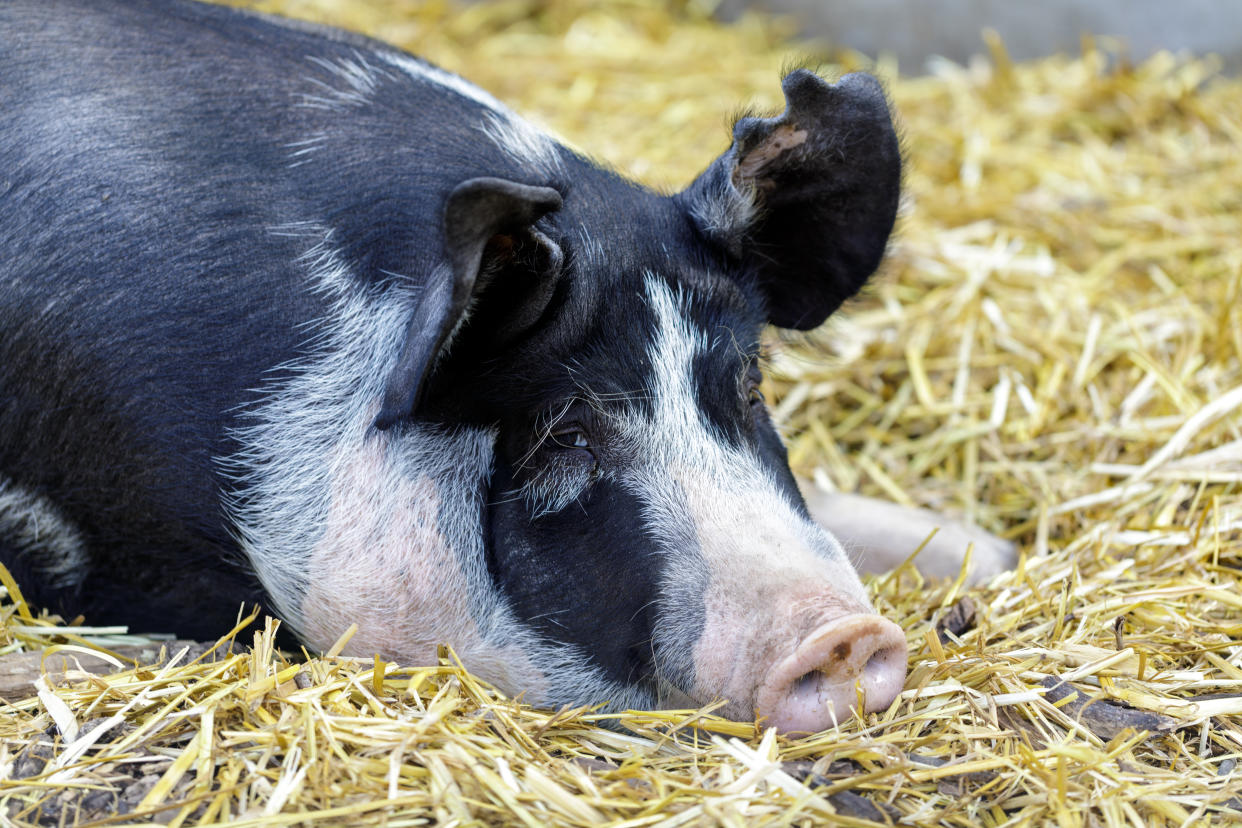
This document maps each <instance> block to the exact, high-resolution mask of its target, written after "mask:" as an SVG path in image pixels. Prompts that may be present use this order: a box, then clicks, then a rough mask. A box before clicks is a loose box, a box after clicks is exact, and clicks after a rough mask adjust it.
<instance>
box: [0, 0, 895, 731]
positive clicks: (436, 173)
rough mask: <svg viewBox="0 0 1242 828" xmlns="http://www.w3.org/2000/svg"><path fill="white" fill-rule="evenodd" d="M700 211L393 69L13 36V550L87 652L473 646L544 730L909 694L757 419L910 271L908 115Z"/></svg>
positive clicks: (6, 155)
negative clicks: (879, 294) (289, 640)
mask: <svg viewBox="0 0 1242 828" xmlns="http://www.w3.org/2000/svg"><path fill="white" fill-rule="evenodd" d="M785 88H786V95H787V98H788V99H789V108H788V109H787V111H786V113H785V114H784V115H783V116H781V117H779V118H774V119H767V120H759V119H744V120H743V121H741V122H739V124H738V126H737V129H736V130H735V144H734V147H733V148H732V149H731V150H730V151H729V152H728V153H726V154H725V155H724V156H722V157H721V158H720V159H718V160H717V162H716V163H715V164H713V165H712V166H711V167H710V168H709V169H708V170H707V171H706V172H705V173H704V174H703V175H702V176H701V177H700V178H699V180H698V181H696V182H695V184H694V185H692V186H691V187H690V188H689V189H687V190H686V191H685V192H683V193H680V194H678V195H676V196H672V197H668V196H663V195H658V194H655V193H652V192H650V191H648V190H645V189H643V188H641V187H639V186H637V185H634V184H632V183H629V182H627V181H625V180H624V179H621V178H619V177H618V176H616V175H614V174H612V173H610V172H608V171H606V170H602V169H600V168H599V167H598V166H596V165H594V164H592V163H590V162H589V161H587V160H585V159H583V158H581V157H580V156H577V155H575V154H573V153H572V152H570V151H568V150H566V149H565V148H563V147H562V146H560V145H559V144H557V143H555V142H554V141H553V140H551V139H550V138H548V137H547V136H545V135H543V134H541V133H539V132H537V131H535V130H534V129H532V128H531V127H530V126H528V125H526V124H525V123H524V122H522V121H521V120H519V119H518V118H517V117H516V116H514V115H512V113H510V112H508V111H507V110H505V109H504V108H503V107H502V106H500V105H499V104H498V103H496V102H495V101H494V100H492V99H491V98H490V97H489V96H488V95H486V93H483V92H481V91H480V90H478V89H476V88H474V87H472V86H470V85H468V84H467V83H465V82H464V81H462V80H461V79H459V78H457V77H455V76H452V75H449V74H447V73H444V72H442V71H441V70H438V69H435V68H434V67H431V66H429V65H427V64H425V63H422V62H420V61H418V60H416V59H414V58H412V57H409V56H407V55H404V54H402V53H400V52H398V51H396V50H393V49H391V48H389V47H387V46H384V45H382V44H378V43H375V42H373V41H370V40H367V39H364V38H361V37H356V36H352V35H347V34H344V33H338V32H332V31H328V30H321V29H317V28H313V27H308V26H303V25H300V24H291V23H288V22H282V21H277V20H274V19H271V18H266V17H261V16H255V15H248V14H242V13H238V12H234V11H231V10H227V9H223V8H217V7H211V6H202V5H197V4H193V3H186V2H162V1H161V2H156V0H124V1H123V0H96V2H62V1H61V0H52V1H51V2H49V0H29V2H26V1H25V0H19V1H18V2H9V3H6V4H4V5H3V6H0V111H3V112H4V118H3V120H2V121H0V285H3V289H2V290H0V400H3V402H2V403H0V556H2V557H3V560H4V561H5V563H6V564H7V565H8V566H9V567H10V569H12V570H14V572H15V574H16V575H17V576H18V580H19V582H20V583H22V585H23V586H24V587H25V588H27V590H28V591H29V592H30V593H31V594H32V597H33V599H34V600H35V601H36V602H37V603H39V604H41V605H46V606H50V607H52V608H54V609H57V610H59V611H62V612H66V613H69V614H77V613H79V612H80V613H84V614H85V615H86V616H87V618H88V619H89V621H90V622H92V623H111V622H119V623H126V624H129V625H130V626H131V627H134V628H141V629H161V630H175V631H176V632H177V633H179V634H181V635H191V636H197V637H203V638H209V637H211V636H213V635H215V634H218V633H220V632H223V631H224V630H227V629H228V628H229V627H230V626H231V624H232V622H233V619H234V617H235V613H236V610H237V607H238V605H239V603H240V602H242V601H260V602H262V603H264V604H265V605H266V606H268V607H270V608H272V609H273V610H274V611H276V612H278V613H279V614H280V615H281V617H282V618H284V620H285V621H286V623H287V624H288V625H289V626H290V627H291V628H292V629H294V630H295V631H296V632H297V634H298V635H299V636H300V637H301V638H302V639H303V640H304V641H305V642H306V643H307V644H308V645H310V646H311V647H313V648H326V647H327V646H329V645H331V644H332V643H333V642H334V641H335V640H336V639H337V637H338V636H339V635H340V634H341V633H342V632H343V631H344V630H345V629H346V628H347V627H348V626H349V624H351V623H357V624H358V626H359V630H358V633H357V635H356V636H355V637H354V638H353V639H352V640H351V642H350V645H349V648H348V649H347V652H352V653H355V654H359V655H370V654H372V653H377V652H378V653H380V654H382V655H384V656H385V657H387V658H390V659H400V660H406V661H417V660H426V659H429V658H432V657H433V656H434V652H435V646H436V644H438V643H441V642H447V643H450V644H452V645H453V646H454V647H455V648H456V650H457V651H458V653H459V654H460V655H461V656H462V658H463V660H464V661H465V663H466V664H467V666H469V667H471V668H472V669H474V670H475V671H477V672H478V673H480V674H481V675H483V676H485V677H487V678H489V679H491V680H493V681H495V682H497V683H498V684H500V685H501V686H502V687H504V688H506V689H508V690H510V691H511V692H525V693H526V697H527V698H528V699H529V700H532V701H537V702H542V703H546V704H554V705H555V704H580V703H592V702H601V701H605V700H609V701H611V702H612V703H613V705H614V706H617V707H622V706H651V705H654V704H657V703H658V702H659V701H660V700H661V699H674V700H678V701H685V700H686V699H687V698H688V699H689V700H690V701H694V702H700V703H704V702H707V701H710V700H712V699H713V698H717V697H724V698H727V699H729V700H730V703H729V705H728V706H727V707H726V708H725V712H726V713H728V714H729V715H731V716H734V717H736V718H749V717H751V716H753V715H755V713H756V712H758V713H759V714H760V715H764V716H767V717H768V718H769V720H771V721H772V722H774V723H776V724H778V725H779V726H781V727H783V728H785V729H793V730H810V729H816V728H818V727H821V726H825V725H828V724H831V722H832V720H833V719H834V718H835V717H839V716H842V715H845V711H846V709H847V708H849V707H850V706H853V705H854V704H855V700H856V698H857V696H856V690H855V687H856V685H857V684H858V683H859V682H861V686H862V688H863V690H864V692H865V694H866V707H867V708H868V709H876V708H881V707H884V706H886V705H887V704H888V703H889V702H890V701H891V699H892V698H893V696H894V695H895V694H896V692H897V691H898V690H899V689H900V686H901V682H902V677H903V676H904V669H905V650H904V637H903V636H902V633H901V632H900V630H899V629H897V628H896V627H895V626H894V625H892V624H891V623H889V622H887V621H884V620H883V619H881V618H879V617H878V616H876V615H874V614H873V613H872V611H871V609H870V606H869V603H868V601H867V598H866V595H865V593H864V591H863V589H862V587H861V585H860V584H859V581H858V578H857V576H856V575H855V574H854V571H853V569H852V568H851V567H850V565H849V562H848V561H847V560H845V557H844V555H843V554H842V551H841V548H840V546H839V544H837V543H836V541H835V540H834V539H833V538H832V537H831V536H830V535H829V534H827V533H826V532H824V531H823V530H822V529H820V528H819V527H818V526H817V525H816V524H814V523H813V522H812V521H811V520H810V519H809V518H808V516H807V514H806V510H805V508H804V506H803V503H802V500H801V498H800V497H799V495H798V493H797V489H796V486H795V484H794V482H793V480H792V478H791V476H790V474H789V470H788V467H787V465H786V461H785V455H784V450H783V448H782V446H781V444H780V441H779V438H778V437H777V435H776V432H775V430H774V429H773V427H772V425H771V424H770V422H769V421H768V419H767V415H766V411H765V410H764V407H763V405H762V399H761V398H759V397H757V390H756V388H757V383H758V368H757V360H758V347H759V343H758V338H759V334H760V330H761V328H762V327H763V325H765V324H767V323H769V322H772V323H775V324H777V325H781V326H784V327H792V328H799V329H805V328H809V327H813V326H814V325H817V324H819V322H821V321H822V320H823V319H824V318H825V317H826V316H827V315H828V314H829V313H831V312H832V310H834V309H835V308H836V307H837V305H839V304H840V302H841V301H842V300H843V299H845V298H846V297H848V296H849V295H851V294H852V293H854V292H855V291H856V290H857V289H858V287H859V286H860V285H861V284H862V282H863V281H864V280H865V278H866V277H867V276H868V275H869V274H870V273H871V271H872V270H873V269H874V268H875V266H876V264H877V263H878V261H879V258H880V256H881V254H882V252H883V249H884V244H885V240H886V238H887V235H888V233H889V230H890V228H891V226H892V221H893V215H894V213H895V209H896V203H897V193H898V189H897V188H898V180H899V157H898V151H897V145H896V140H895V138H894V136H893V133H892V129H891V126H890V124H889V121H888V114H887V110H886V108H885V104H884V99H883V95H882V93H881V92H880V91H879V89H878V86H877V85H876V84H875V82H874V81H873V80H871V79H869V78H865V77H861V76H851V77H849V78H847V79H844V80H842V81H841V82H840V83H839V84H838V85H837V86H834V87H829V86H827V85H826V84H824V83H823V82H822V81H820V80H818V79H817V78H815V77H814V76H812V75H809V74H807V73H795V74H794V75H791V76H790V77H789V78H788V79H787V80H786V85H785Z"/></svg>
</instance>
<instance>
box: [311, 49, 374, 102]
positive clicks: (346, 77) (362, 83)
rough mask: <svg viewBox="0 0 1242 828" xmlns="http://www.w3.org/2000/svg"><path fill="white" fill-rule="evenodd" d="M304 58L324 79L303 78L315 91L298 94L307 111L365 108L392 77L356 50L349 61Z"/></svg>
mask: <svg viewBox="0 0 1242 828" xmlns="http://www.w3.org/2000/svg"><path fill="white" fill-rule="evenodd" d="M306 59H307V60H309V61H310V62H311V63H313V64H315V65H316V66H318V67H319V68H320V69H322V70H324V72H325V73H326V74H325V77H324V78H319V77H316V76H314V75H307V76H306V81H307V83H309V84H310V85H311V86H312V87H314V88H315V90H316V91H314V92H309V93H306V94H304V95H302V96H301V101H300V103H301V105H302V106H305V107H309V108H311V109H327V110H335V111H345V110H348V109H351V108H354V107H361V106H366V105H367V104H368V103H370V102H371V96H372V95H373V94H374V93H375V90H376V89H377V88H378V87H379V85H380V83H382V82H383V81H384V80H386V79H391V78H392V75H390V74H389V73H388V72H387V71H386V70H385V69H383V68H381V67H378V66H374V65H372V64H371V63H370V62H369V61H368V60H367V58H366V56H364V55H363V54H362V52H360V51H358V50H357V49H355V50H354V56H353V58H335V59H331V58H323V57H319V56H318V55H308V56H307V58H306Z"/></svg>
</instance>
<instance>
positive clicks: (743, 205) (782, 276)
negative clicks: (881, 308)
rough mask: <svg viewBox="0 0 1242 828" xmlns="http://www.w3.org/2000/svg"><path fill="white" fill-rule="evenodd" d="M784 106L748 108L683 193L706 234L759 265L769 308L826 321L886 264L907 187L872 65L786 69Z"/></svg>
mask: <svg viewBox="0 0 1242 828" xmlns="http://www.w3.org/2000/svg"><path fill="white" fill-rule="evenodd" d="M781 88H782V90H783V91H784V93H785V102H786V106H785V111H784V112H783V113H781V114H780V115H779V116H777V117H774V118H749V117H748V118H742V119H741V120H739V121H738V122H737V123H736V124H735V125H734V127H733V146H732V147H730V148H729V150H728V151H727V152H726V153H725V154H724V155H722V156H721V157H720V158H718V159H716V161H715V162H714V163H713V164H712V165H711V166H710V167H708V168H707V170H705V171H704V172H703V174H702V175H700V176H699V177H698V178H697V179H696V180H695V181H694V183H693V184H691V185H690V186H689V187H687V188H686V190H685V191H683V192H681V193H679V194H678V195H677V196H676V198H677V200H678V201H679V202H680V203H681V205H682V207H683V209H685V210H686V211H687V213H689V215H690V217H691V220H692V221H693V222H694V224H695V225H696V226H697V227H698V229H699V232H700V233H701V234H702V235H703V236H704V237H705V238H706V239H707V240H708V241H709V242H711V243H713V244H715V245H717V246H718V247H720V248H722V249H723V250H724V251H725V252H726V253H727V254H728V255H729V256H730V257H731V258H733V259H735V260H737V261H739V262H740V263H741V264H742V265H743V266H744V267H746V268H747V269H749V270H751V271H752V272H754V273H755V274H756V276H757V278H758V280H759V283H760V286H761V288H762V289H763V291H764V292H765V293H766V295H767V300H768V317H769V320H770V321H771V322H772V324H774V325H777V326H779V327H782V328H795V329H798V330H808V329H810V328H814V327H815V326H817V325H819V324H820V323H821V322H823V321H824V320H825V319H827V318H828V315H829V314H830V313H832V312H833V311H834V310H836V309H837V307H838V306H840V304H841V303H842V302H844V301H845V300H846V299H848V298H849V297H850V296H852V295H854V294H855V293H856V292H857V291H858V289H859V288H861V287H862V285H863V282H865V281H866V279H867V277H868V276H870V275H871V273H872V272H874V271H875V269H876V267H877V266H879V263H880V258H881V257H882V256H883V254H884V248H885V245H886V244H887V241H888V236H889V233H890V232H891V231H892V229H893V221H894V219H895V218H896V215H897V200H898V195H899V193H900V189H901V151H900V147H899V145H898V141H897V135H896V133H895V132H894V130H893V125H892V119H891V118H890V116H889V111H888V104H887V102H886V100H885V97H884V91H883V89H881V87H880V84H879V82H878V81H877V80H876V79H875V78H873V77H871V76H870V75H861V74H855V75H846V76H845V77H843V78H841V80H839V81H838V82H837V83H835V84H832V85H829V84H827V83H825V82H824V81H823V80H821V79H820V78H819V77H817V76H816V75H814V74H813V73H811V72H808V71H806V70H798V71H796V72H792V73H790V74H789V75H788V76H786V77H785V80H784V82H783V83H782V84H781Z"/></svg>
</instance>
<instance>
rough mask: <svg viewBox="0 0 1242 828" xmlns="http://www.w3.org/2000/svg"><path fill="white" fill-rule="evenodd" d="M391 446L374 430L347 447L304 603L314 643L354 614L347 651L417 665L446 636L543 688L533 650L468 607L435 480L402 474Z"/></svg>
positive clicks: (492, 669) (468, 658)
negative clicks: (490, 629) (483, 627)
mask: <svg viewBox="0 0 1242 828" xmlns="http://www.w3.org/2000/svg"><path fill="white" fill-rule="evenodd" d="M388 446H389V441H388V439H387V438H376V437H372V438H370V439H365V440H363V441H362V443H361V444H355V445H353V446H350V447H348V448H343V449H342V451H341V455H342V456H343V459H342V461H341V462H340V463H338V464H337V466H336V474H335V476H334V480H333V487H332V502H331V507H330V510H329V514H328V520H327V529H326V531H325V532H324V534H323V537H322V539H321V540H320V541H319V543H318V544H317V545H316V546H315V548H314V550H313V551H312V554H311V564H310V572H309V573H308V575H309V577H308V579H307V580H308V583H309V584H310V588H309V590H308V592H307V594H306V596H305V598H304V599H303V600H302V604H301V613H302V624H301V629H302V632H303V634H304V635H305V636H306V639H307V641H308V643H311V644H312V645H314V646H315V647H318V648H320V649H327V648H328V647H330V646H332V644H333V643H335V641H336V640H337V638H338V637H339V636H340V635H341V633H343V632H344V631H345V630H346V629H347V628H348V627H349V625H350V624H351V623H356V624H357V625H358V631H357V633H356V634H355V635H354V636H353V638H351V639H350V641H349V643H348V644H347V645H346V647H345V650H344V653H345V654H346V655H354V656H361V657H370V656H372V655H374V654H377V653H378V654H379V655H380V656H381V657H383V658H386V659H390V660H395V661H400V662H401V663H403V664H411V665H414V664H434V663H435V661H436V649H437V646H438V645H439V644H442V643H444V644H449V645H451V646H452V647H453V648H454V649H455V650H456V652H457V654H458V656H460V657H461V659H462V660H463V662H464V663H466V664H467V665H469V666H470V668H471V669H472V670H473V671H475V672H476V673H477V674H478V675H480V676H482V677H484V678H486V679H488V680H489V681H492V682H494V683H497V684H500V685H501V686H504V687H510V688H513V687H520V688H524V689H525V690H527V691H528V694H529V696H530V697H531V698H538V697H539V696H540V695H541V694H542V690H543V687H544V685H545V682H544V680H543V676H542V675H541V674H540V673H539V672H538V671H537V670H536V669H535V668H534V667H533V666H532V664H531V661H530V659H529V658H528V657H527V655H526V654H525V653H524V652H522V650H520V649H519V648H517V647H512V646H510V647H504V648H498V647H495V646H493V645H491V644H489V643H488V642H486V641H485V640H484V639H483V638H482V636H481V635H480V634H479V630H478V626H477V625H476V623H475V622H474V619H473V618H472V617H471V616H470V610H469V606H470V600H469V599H470V583H469V581H468V579H467V577H466V574H465V573H464V572H463V571H462V567H461V564H460V559H459V557H458V553H457V551H456V550H455V549H454V548H453V546H452V545H451V543H450V541H449V539H448V538H446V536H445V534H444V533H443V532H442V531H441V528H440V526H439V525H438V516H439V515H440V507H441V495H440V492H439V490H438V488H437V486H436V484H435V481H434V480H433V479H432V478H431V477H430V476H427V475H422V476H420V477H418V478H417V479H411V478H409V477H406V476H404V475H402V474H401V473H400V471H399V470H398V469H396V468H395V467H394V464H392V463H391V462H389V460H388V458H387V449H388Z"/></svg>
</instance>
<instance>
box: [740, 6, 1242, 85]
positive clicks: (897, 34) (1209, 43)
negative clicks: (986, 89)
mask: <svg viewBox="0 0 1242 828" xmlns="http://www.w3.org/2000/svg"><path fill="white" fill-rule="evenodd" d="M748 6H749V7H754V8H761V9H765V10H768V11H772V12H776V13H779V14H788V15H792V16H794V17H795V18H796V19H797V20H799V21H800V23H801V25H802V27H803V31H804V33H805V34H807V35H811V36H814V37H819V38H823V39H826V40H828V41H829V42H831V43H834V44H838V45H842V46H848V47H850V48H853V49H857V50H858V51H860V52H863V53H864V54H867V55H871V56H873V57H874V56H875V55H876V53H877V52H880V51H884V52H889V53H892V54H895V55H897V58H898V62H899V65H900V67H901V71H902V73H903V74H919V73H921V72H922V71H923V69H924V67H925V65H926V61H927V58H928V57H929V56H931V55H943V56H945V57H947V58H950V59H952V60H954V61H956V62H958V63H961V62H964V61H966V60H967V59H969V57H970V56H971V55H972V54H977V53H979V52H981V51H984V49H983V41H982V39H981V38H980V36H979V33H980V31H981V30H982V29H983V28H984V27H991V28H993V29H996V30H997V31H998V32H1000V34H1001V37H1002V38H1003V39H1004V41H1005V45H1006V47H1007V48H1008V49H1009V52H1010V54H1011V55H1013V57H1014V58H1015V59H1024V58H1032V57H1040V56H1042V55H1047V54H1053V53H1056V52H1068V53H1070V54H1078V52H1079V43H1080V37H1081V35H1082V34H1083V33H1091V34H1097V35H1117V36H1120V37H1122V38H1124V39H1125V41H1126V42H1127V43H1128V44H1129V48H1130V54H1131V56H1132V57H1133V58H1135V59H1142V58H1145V57H1147V56H1149V55H1150V54H1152V53H1153V52H1155V51H1158V50H1160V49H1169V50H1172V51H1183V50H1184V51H1188V52H1192V53H1195V54H1204V53H1207V52H1214V53H1217V54H1219V55H1221V56H1222V57H1223V58H1224V59H1225V61H1226V67H1227V68H1228V69H1229V71H1232V72H1234V73H1236V72H1238V71H1239V70H1240V69H1242V0H721V3H720V6H719V14H720V16H721V17H723V18H725V19H731V18H733V17H736V15H737V14H738V13H739V12H740V11H741V10H742V9H743V8H746V7H748Z"/></svg>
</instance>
